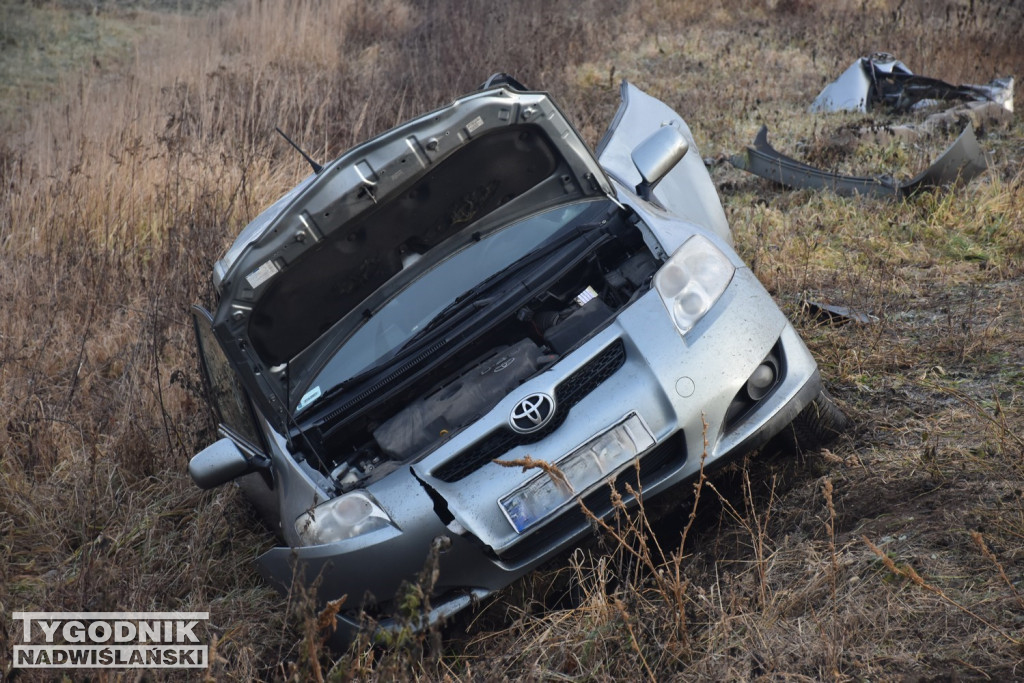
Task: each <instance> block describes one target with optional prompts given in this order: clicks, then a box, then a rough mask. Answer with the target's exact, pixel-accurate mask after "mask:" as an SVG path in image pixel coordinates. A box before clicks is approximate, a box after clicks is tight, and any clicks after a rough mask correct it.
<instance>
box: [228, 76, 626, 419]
mask: <svg viewBox="0 0 1024 683" xmlns="http://www.w3.org/2000/svg"><path fill="white" fill-rule="evenodd" d="M612 192H613V191H612V188H611V185H610V183H609V180H608V178H607V177H606V176H605V175H604V173H603V171H602V170H601V167H600V166H599V165H598V163H597V161H596V160H595V159H594V157H593V155H592V154H591V153H590V151H589V150H588V149H587V147H586V145H585V144H584V143H583V141H582V140H581V139H580V137H579V134H578V133H577V132H576V131H575V129H574V128H573V127H572V125H571V124H570V123H569V122H568V121H567V120H566V119H565V117H564V115H563V114H562V113H561V111H559V109H558V107H557V106H556V105H555V104H554V103H553V102H552V100H551V99H550V97H549V96H548V95H547V94H546V93H540V92H522V91H519V90H515V89H512V88H510V87H497V88H492V89H489V90H486V91H482V92H478V93H474V94H471V95H468V96H466V97H463V98H461V99H458V100H456V101H455V102H453V103H452V104H451V105H449V106H447V107H445V108H443V109H439V110H437V111H435V112H432V113H430V114H427V115H425V116H421V117H419V118H417V119H414V120H412V121H410V122H408V123H405V124H403V125H401V126H399V127H398V128H395V129H393V130H391V131H388V132H386V133H384V134H382V135H380V136H378V137H376V138H374V139H372V140H370V141H368V142H366V143H363V144H362V145H359V146H358V147H355V148H353V149H351V150H349V151H348V152H346V153H345V154H344V155H343V156H341V157H340V158H338V159H336V160H335V161H332V162H330V163H329V164H327V165H326V166H324V167H323V169H322V170H320V171H319V172H318V173H316V174H314V175H312V176H310V177H308V178H306V179H305V180H303V181H302V182H301V183H300V184H299V185H298V186H297V187H295V188H294V189H293V190H292V191H290V192H289V193H288V194H286V195H285V196H284V197H282V198H281V199H279V200H278V201H277V202H276V203H275V204H273V205H272V206H271V207H270V208H268V209H267V210H266V211H264V212H263V213H262V214H260V215H259V216H258V217H257V218H256V219H255V220H253V221H252V223H250V224H249V225H248V226H247V227H246V228H245V230H243V231H242V233H241V234H240V235H239V237H238V239H237V240H236V241H235V243H234V244H233V245H232V246H231V248H230V249H229V250H228V251H227V253H226V254H225V256H224V257H223V258H222V259H221V260H220V261H219V262H218V263H217V265H216V267H215V269H214V284H215V285H216V287H217V291H218V294H219V303H218V306H217V309H216V311H215V312H214V314H213V329H214V332H215V334H216V335H217V338H218V340H219V341H220V343H221V345H222V346H223V349H224V352H225V353H226V354H227V356H228V357H229V358H230V359H231V360H232V361H233V362H234V365H235V367H236V368H237V369H238V370H239V375H240V378H241V381H242V382H243V384H245V385H246V386H247V389H248V390H249V393H250V395H251V396H252V397H253V399H254V400H255V401H257V402H258V403H260V404H261V407H262V408H263V409H264V410H263V413H264V414H265V415H267V416H268V417H269V418H271V419H272V420H273V422H274V423H275V424H274V426H275V427H276V428H277V429H279V430H280V431H285V429H286V426H287V423H288V420H289V416H290V414H292V412H293V411H294V409H295V406H296V405H297V404H298V402H299V397H300V396H301V395H302V392H303V389H304V387H306V385H307V384H308V383H309V381H310V380H311V379H312V377H313V376H315V374H316V372H318V370H319V368H321V367H322V366H323V364H324V363H325V362H326V361H327V360H328V359H329V358H330V356H331V355H332V353H333V350H335V349H337V347H338V345H339V344H340V343H341V342H342V341H343V340H344V339H345V338H347V337H348V336H349V335H350V334H351V333H352V332H353V331H354V330H355V329H357V328H358V327H359V325H361V324H362V322H364V321H365V320H366V319H368V318H370V317H372V316H373V315H374V312H375V311H376V310H377V309H378V308H379V307H380V306H381V305H382V304H383V303H384V302H385V301H386V300H387V299H388V298H389V297H390V296H391V295H393V293H394V292H396V291H398V290H399V289H401V288H402V287H404V286H406V285H408V284H409V283H410V282H412V281H413V280H415V279H416V278H417V277H418V276H419V275H420V274H422V273H423V272H425V271H426V270H428V269H429V268H431V267H432V266H434V265H436V264H437V263H438V262H440V261H442V260H444V259H445V258H446V257H448V256H450V255H451V254H452V253H454V252H456V251H458V250H459V249H461V248H463V247H464V246H465V245H466V244H468V243H469V242H470V241H471V240H474V239H479V238H480V236H481V235H482V234H486V233H487V232H488V231H490V230H493V229H495V228H498V227H500V226H502V225H505V224H507V223H509V222H510V221H513V220H516V219H518V218H520V217H524V216H526V215H529V214H531V213H534V212H536V211H539V210H543V209H545V208H548V207H553V206H556V205H558V204H563V203H568V202H573V201H577V200H579V199H581V198H584V197H588V196H600V195H611V194H612Z"/></svg>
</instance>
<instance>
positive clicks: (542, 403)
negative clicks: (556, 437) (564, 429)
mask: <svg viewBox="0 0 1024 683" xmlns="http://www.w3.org/2000/svg"><path fill="white" fill-rule="evenodd" d="M554 414H555V399H553V398H551V397H550V396H548V395H547V394H530V395H529V396H527V397H526V398H524V399H523V400H522V401H520V402H519V403H517V404H516V407H515V408H513V409H512V414H511V415H509V418H508V423H509V424H510V425H511V426H512V429H514V430H516V431H517V432H519V433H520V434H529V433H531V432H535V431H537V430H538V429H540V428H541V427H543V426H544V425H546V424H547V423H548V422H549V421H550V420H551V417H552V416H553V415H554Z"/></svg>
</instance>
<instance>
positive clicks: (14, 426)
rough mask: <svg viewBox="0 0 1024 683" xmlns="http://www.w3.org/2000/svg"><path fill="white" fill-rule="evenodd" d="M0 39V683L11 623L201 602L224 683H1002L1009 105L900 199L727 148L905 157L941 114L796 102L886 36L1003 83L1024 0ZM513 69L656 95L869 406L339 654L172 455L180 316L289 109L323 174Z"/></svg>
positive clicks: (525, 4)
mask: <svg viewBox="0 0 1024 683" xmlns="http://www.w3.org/2000/svg"><path fill="white" fill-rule="evenodd" d="M0 25H2V28H0V81H2V82H3V83H2V85H0V100H2V104H3V106H2V107H0V116H2V122H0V131H2V137H0V184H2V188H3V189H2V194H0V266H2V267H0V612H2V613H3V617H2V618H0V679H2V680H7V679H10V680H38V679H50V678H51V677H52V676H51V675H50V674H52V673H53V672H52V671H38V670H37V671H34V672H33V671H30V670H22V671H17V670H13V671H12V669H11V661H10V657H11V651H12V645H13V643H14V642H16V641H18V638H19V635H18V633H17V632H16V631H15V630H14V629H15V626H14V623H13V621H12V620H11V613H12V612H14V611H31V610H38V611H42V610H70V611H83V610H92V611H108V610H134V611H141V610H188V611H209V612H210V614H211V620H210V624H209V628H208V632H209V634H210V636H211V637H212V638H214V639H215V640H214V645H213V655H212V657H211V659H212V660H213V663H212V667H211V669H210V670H209V672H208V675H209V676H210V677H211V678H212V679H217V680H219V679H236V680H253V679H269V680H277V679H289V680H300V681H302V680H318V679H321V678H324V679H333V680H348V679H350V678H355V679H360V680H363V679H366V680H376V679H380V680H393V679H418V680H442V679H443V680H475V679H486V680H494V679H502V678H507V679H510V680H519V679H526V680H558V681H590V680H619V679H623V680H652V681H653V680H656V681H662V680H709V679H714V680H836V681H847V680H926V681H947V680H949V681H952V680H957V681H960V680H997V681H1004V680H1012V679H1019V680H1024V170H1022V167H1024V123H1022V120H1021V117H1020V116H1019V114H1018V115H1017V117H1016V118H1014V119H1013V120H1012V121H1010V122H1004V123H1000V124H997V123H991V122H989V123H986V125H984V126H983V127H982V129H981V130H980V131H979V140H980V141H981V144H982V146H983V147H984V148H985V149H986V150H987V151H988V153H989V154H990V157H991V165H990V168H989V169H988V171H987V172H986V173H985V174H984V175H982V176H981V177H979V178H977V179H975V180H973V181H972V182H971V183H969V184H968V185H966V186H964V187H959V188H956V189H954V190H951V191H940V192H934V193H929V194H923V195H919V196H917V197H914V198H911V199H909V200H907V201H903V202H888V203H886V202H880V201H877V200H870V199H863V198H838V197H835V196H831V195H828V194H823V193H813V192H808V191H800V192H792V191H786V190H782V189H780V188H777V187H774V186H772V185H770V184H768V183H766V182H765V181H762V180H760V179H758V178H756V177H754V176H751V175H748V174H744V173H742V172H740V171H737V170H735V169H732V168H731V167H730V166H729V165H728V164H726V163H723V162H722V160H723V159H724V158H725V156H727V155H728V154H732V153H736V152H739V151H740V150H742V149H743V147H744V146H745V145H746V144H748V143H749V142H750V141H751V140H752V139H753V136H754V134H755V132H756V131H757V129H758V127H759V126H760V125H761V124H762V123H764V124H767V125H768V126H769V128H770V130H771V133H772V137H771V139H772V141H773V144H774V145H775V146H776V147H777V148H778V149H780V150H782V151H784V152H787V153H789V154H791V155H793V156H797V157H799V158H803V159H808V160H811V161H812V162H814V163H818V164H822V165H826V166H828V167H829V168H836V169H840V170H844V171H846V172H857V173H880V172H887V173H892V174H893V175H895V176H898V177H908V176H910V175H912V174H913V173H916V172H917V171H918V170H920V169H922V168H924V167H925V166H926V165H927V164H928V163H929V160H931V159H933V158H934V157H935V156H936V155H937V154H938V153H939V152H941V150H942V149H944V147H945V146H946V145H947V144H948V143H949V142H950V141H951V140H952V139H953V137H954V136H955V134H956V133H957V132H958V131H948V132H947V133H936V134H935V135H934V136H933V137H930V138H928V139H921V140H918V141H916V142H914V143H908V142H889V143H886V144H872V143H867V142H863V143H860V144H856V143H849V144H841V145H840V144H837V143H836V142H835V138H836V136H837V135H838V134H839V133H841V132H842V131H844V130H850V129H852V128H856V127H861V126H865V125H878V126H886V125H888V124H891V123H895V122H901V121H905V120H908V119H913V116H904V117H902V118H897V117H892V116H887V115H885V114H870V115H863V114H843V115H811V114H808V113H806V106H807V104H808V103H809V102H810V101H811V100H812V99H813V97H814V96H815V94H817V92H818V91H819V89H820V88H821V87H822V86H823V85H824V83H826V82H827V81H829V80H831V79H832V78H834V77H835V76H837V75H838V74H839V73H840V72H841V71H842V70H843V69H845V68H846V66H847V65H848V64H849V63H850V62H852V61H853V60H854V59H855V58H856V57H858V56H860V55H863V54H870V53H871V52H874V51H878V50H885V51H888V52H891V53H893V54H895V55H897V56H898V57H899V58H901V59H902V60H903V61H904V62H905V63H906V64H907V65H908V66H910V68H911V69H913V70H915V71H917V72H920V73H924V74H927V75H931V76H936V77H939V78H943V79H945V80H948V81H952V82H969V83H971V82H973V83H979V82H980V83H983V82H987V81H988V80H990V79H991V78H993V77H996V76H1002V75H1015V76H1017V78H1018V80H1020V79H1021V78H1024V41H1022V39H1021V36H1022V35H1024V4H1022V3H1021V2H1020V1H1019V0H1010V1H1009V2H997V1H996V0H857V1H856V2H854V1H853V0H837V1H836V2H833V3H821V4H819V3H813V2H808V1H805V0H754V1H753V2H749V3H748V2H741V1H740V0H719V1H712V2H697V1H696V0H678V1H677V2H670V1H668V0H660V1H659V0H646V1H645V0H623V1H621V2H613V1H611V0H577V1H576V2H571V3H570V2H550V1H547V0H523V1H515V2H490V1H486V0H480V1H478V2H460V1H458V0H419V1H417V0H375V1H373V2H369V1H359V0H338V1H331V2H328V1H326V0H324V1H322V2H318V1H315V0H300V1H297V2H284V1H283V0H237V1H235V2H225V3H222V4H217V3H211V2H202V3H190V2H187V1H183V2H171V1H169V0H166V1H165V0H160V1H157V0H152V1H150V2H128V1H127V0H123V1H122V0H118V1H113V0H110V1H104V0H94V1H93V2H80V1H78V0H54V1H52V2H47V1H46V0H39V1H37V2H24V3H19V2H14V1H12V0H9V1H7V2H4V3H2V6H0ZM499 70H504V71H507V72H509V73H511V74H513V75H515V76H516V77H517V78H518V79H519V80H521V81H523V82H525V83H526V84H528V85H530V86H532V87H535V88H539V89H545V90H548V91H550V92H552V93H553V94H554V95H555V97H556V99H557V100H558V101H559V103H560V104H561V105H562V107H563V108H564V109H565V110H566V111H567V113H568V114H569V117H570V119H571V120H573V121H575V122H576V123H577V125H578V127H579V129H580V130H581V132H582V133H583V134H584V136H585V137H586V138H587V139H588V140H589V141H590V142H592V143H593V142H596V141H597V139H598V138H599V137H600V135H601V133H602V132H603V130H604V126H605V124H606V122H608V121H609V120H610V119H611V116H612V114H613V113H614V111H615V108H616V106H617V99H618V83H619V81H620V80H621V79H622V78H628V79H629V80H631V81H632V82H634V83H636V84H638V85H639V86H640V87H642V88H644V89H646V90H648V91H649V92H651V93H652V94H654V95H656V96H658V97H660V98H662V99H664V100H665V101H666V102H668V103H669V104H670V105H672V106H673V107H675V108H676V109H677V110H678V111H679V112H680V113H681V114H682V115H683V117H684V118H685V119H686V120H687V121H688V123H689V125H690V126H691V128H692V130H693V132H694V135H695V137H696V140H697V142H698V145H699V146H700V152H701V154H702V155H703V156H704V157H705V158H708V159H709V160H711V159H713V160H716V162H715V163H714V165H713V167H712V177H713V179H714V180H715V183H716V185H717V186H718V188H719V192H720V194H721V196H722V199H723V202H724V204H725V206H726V211H727V213H728V215H729V217H730V220H731V223H732V226H733V230H734V232H735V236H736V243H737V247H738V250H739V252H740V254H741V255H742V256H743V257H744V258H745V259H746V260H747V262H748V263H750V264H751V266H752V268H753V269H754V270H755V272H756V273H757V275H758V276H759V277H760V279H761V280H762V282H764V283H765V285H766V286H767V287H768V289H769V290H770V291H771V293H772V294H773V296H774V297H775V298H776V300H777V301H778V303H779V305H780V306H781V307H782V308H783V310H784V311H786V312H787V313H788V314H789V315H790V316H791V317H792V318H793V320H794V321H795V322H796V323H797V325H798V328H799V329H800V331H801V333H802V335H803V336H804V338H805V339H806V340H807V342H808V344H809V346H810V347H811V349H812V351H813V352H814V354H815V356H816V358H817V359H818V361H819V363H820V365H821V368H822V373H823V376H824V378H825V380H826V383H827V385H828V386H829V388H830V390H831V392H832V393H833V395H834V396H835V397H836V398H837V400H838V402H839V403H840V404H841V406H842V407H843V409H844V410H845V411H846V412H847V414H848V415H850V416H851V417H852V418H853V419H854V421H855V423H856V426H855V428H854V429H852V430H851V431H850V432H849V433H848V434H846V435H844V437H843V438H841V440H840V441H839V442H837V443H836V444H834V445H833V446H832V448H831V449H830V450H827V451H824V452H821V453H813V454H808V455H806V456H803V457H797V456H794V455H791V454H779V455H775V456H774V457H767V456H768V455H769V454H762V456H761V457H754V458H752V459H750V460H749V462H746V463H744V464H743V465H742V466H741V467H738V468H736V469H735V471H732V472H726V473H724V474H723V475H721V476H719V477H717V478H714V479H711V480H709V481H707V482H703V483H702V485H701V486H700V487H699V489H697V495H696V497H689V498H687V499H681V500H678V501H672V503H673V504H674V507H672V506H669V507H670V509H668V511H667V514H665V516H663V517H661V520H660V521H659V522H658V523H657V524H655V525H653V526H654V529H653V531H656V532H657V533H652V529H651V528H650V526H648V525H646V524H645V523H644V522H643V519H642V518H641V519H640V521H637V517H622V519H620V520H619V524H618V525H611V526H609V527H608V528H606V529H600V530H598V531H597V532H596V533H595V540H594V541H593V542H592V543H591V544H589V545H587V546H586V547H584V548H581V549H580V550H578V551H576V552H575V553H574V554H572V555H571V556H569V557H566V558H564V559H563V560H562V561H561V562H560V563H557V564H556V565H554V566H552V567H550V568H547V569H545V570H542V571H540V572H537V573H535V574H534V575H532V576H530V577H528V578H527V579H526V580H524V581H521V582H520V583H518V584H516V585H514V586H512V587H511V588H509V589H508V590H506V591H504V592H502V593H501V594H500V595H499V596H498V597H497V598H496V599H494V600H491V601H489V602H486V603H484V604H482V605H480V606H478V608H477V609H476V611H475V612H474V613H473V614H471V615H468V616H467V617H466V618H464V619H460V620H459V621H458V622H457V623H456V624H453V625H452V626H450V627H449V628H447V629H446V630H444V631H442V632H440V633H432V634H428V635H427V636H424V637H414V636H411V635H409V634H407V633H406V634H399V637H397V638H396V639H395V642H394V643H392V646H391V647H388V648H383V647H380V646H374V645H372V644H371V643H370V642H369V641H368V640H364V641H362V642H359V643H356V644H355V645H354V646H353V647H352V648H351V649H350V650H349V651H348V652H344V653H332V652H329V651H327V650H325V649H324V648H323V647H322V646H321V640H320V637H319V635H318V634H317V632H316V628H315V626H316V617H317V615H316V614H315V613H314V611H313V610H312V608H311V607H310V604H311V603H310V601H309V600H308V599H307V598H306V596H300V595H292V596H289V597H287V598H283V597H280V596H279V595H278V594H276V593H275V592H273V591H272V590H271V589H270V588H268V587H266V586H265V585H264V584H263V583H262V582H261V580H260V579H259V577H258V576H257V574H256V571H255V569H254V566H253V564H252V560H253V558H254V557H255V556H256V555H257V554H258V553H259V552H262V551H263V550H265V549H267V548H268V547H270V546H271V545H272V544H273V540H272V537H271V535H270V534H269V533H268V532H267V531H265V530H264V529H263V528H262V527H261V526H260V524H259V522H257V521H256V518H255V516H254V515H253V514H252V512H251V510H249V509H248V508H247V506H246V504H245V502H244V500H243V499H242V497H241V495H240V494H239V492H238V491H237V489H236V488H235V487H232V486H227V487H223V488H221V489H218V490H215V491H212V492H206V493H204V492H201V491H199V490H198V489H197V488H196V487H194V486H193V485H192V483H191V481H190V480H189V478H188V475H187V473H186V463H187V461H188V458H189V457H190V456H191V455H192V454H193V453H194V452H196V451H197V450H199V449H201V448H202V447H204V446H205V445H207V444H209V443H210V442H212V441H213V440H214V439H215V431H214V428H215V425H214V424H213V423H212V419H211V416H210V413H209V411H208V410H207V409H206V407H205V404H204V401H203V397H202V392H201V389H200V381H199V374H198V370H197V359H196V356H195V352H194V350H193V339H192V332H191V328H190V324H189V322H188V307H189V305H190V304H192V303H194V302H206V303H210V302H209V297H210V296H211V295H212V287H211V285H210V273H211V266H212V264H213V262H214V260H216V259H217V258H219V257H220V255H221V253H222V252H223V250H224V249H225V248H226V247H227V245H228V244H230V242H231V240H232V239H233V237H234V236H235V235H236V234H237V233H238V232H239V230H240V229H241V228H242V227H243V226H244V225H245V223H246V222H247V221H248V220H249V219H251V218H253V217H254V216H255V215H256V214H257V213H258V212H259V211H260V210H261V209H262V208H263V207H264V206H266V205H268V204H269V203H270V202H272V201H273V200H274V199H276V198H277V197H278V196H279V195H280V194H281V193H283V192H284V191H285V190H286V189H288V188H289V187H290V186H291V185H293V184H294V183H295V182H297V181H298V180H299V179H300V178H301V177H302V176H303V175H304V174H305V173H306V172H307V170H306V168H305V167H304V163H303V162H302V160H301V159H300V158H299V157H298V155H296V154H295V153H294V152H293V151H291V150H290V149H289V148H288V147H287V145H285V144H284V143H283V142H282V140H281V139H280V138H279V137H277V136H276V134H275V133H274V126H280V127H281V128H283V129H284V130H286V131H289V132H290V133H291V134H292V135H293V137H294V138H295V139H296V140H297V141H299V142H300V143H301V144H302V145H303V146H305V147H306V148H307V149H309V150H310V152H311V154H312V155H313V156H314V157H316V158H319V159H321V160H323V159H328V158H332V157H334V156H336V155H338V154H340V153H341V152H342V151H344V150H345V149H346V148H348V147H349V146H351V145H352V144H353V143H356V142H358V141H361V140H363V139H365V138H366V137H368V136H370V135H372V134H374V133H377V132H380V131H383V130H385V129H387V128H389V127H391V126H393V125H395V124H397V123H399V122H401V121H403V120H404V119H406V118H408V117H410V116H412V115H414V114H417V113H420V112H423V111H426V110H428V109H430V108H433V107H436V106H439V105H442V104H444V103H446V102H448V101H450V100H451V99H452V98H453V97H455V96H456V95H458V94H460V93H462V92H465V91H468V90H471V89H473V88H475V87H476V86H477V84H479V83H480V82H481V81H483V80H484V79H485V78H486V77H487V76H488V75H489V74H491V73H493V72H495V71H499ZM1018 99H1020V98H1018ZM805 298H811V299H815V300H820V301H826V302H829V303H834V304H840V305H845V306H852V307H854V308H857V309H858V310H862V311H867V312H870V313H871V314H873V315H875V316H878V319H879V321H878V322H877V323H876V324H872V325H861V326H857V325H847V326H842V327H830V326H827V325H822V324H820V323H818V322H816V321H815V320H813V319H812V318H811V317H809V316H807V315H806V314H805V313H804V311H803V309H802V307H801V301H802V300H804V299H805ZM655 502H656V503H658V504H659V505H661V506H662V507H663V508H664V507H666V505H667V504H666V503H665V501H655ZM652 504H653V503H652ZM660 512H662V513H665V510H661V511H660ZM652 517H653V515H652ZM683 536H685V538H683ZM414 592H415V591H413V592H412V593H410V595H413V594H414ZM407 603H408V604H409V605H410V610H411V611H414V609H415V600H409V601H407ZM410 616H411V614H410ZM80 673H87V672H80ZM109 673H110V674H111V677H112V678H118V677H120V676H122V675H123V676H124V678H126V679H131V680H136V673H137V672H132V671H128V672H109ZM98 674H99V672H96V671H94V672H91V673H90V675H98ZM164 677H170V678H187V677H189V676H186V675H185V674H184V673H180V672H179V673H171V674H161V673H158V672H148V673H146V674H145V675H144V678H145V679H149V678H164Z"/></svg>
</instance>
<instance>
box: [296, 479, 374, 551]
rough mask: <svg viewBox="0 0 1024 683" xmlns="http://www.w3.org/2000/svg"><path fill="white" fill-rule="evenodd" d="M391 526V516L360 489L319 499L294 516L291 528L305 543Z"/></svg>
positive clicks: (349, 536) (357, 534) (331, 539)
mask: <svg viewBox="0 0 1024 683" xmlns="http://www.w3.org/2000/svg"><path fill="white" fill-rule="evenodd" d="M386 526H391V518H390V517H388V515H387V513H386V512H384V511H383V510H381V509H380V506H379V505H377V503H376V502H375V501H374V500H373V498H371V497H370V495H369V494H368V493H366V492H364V491H353V492H352V493H346V494H344V495H341V496H338V497H337V498H333V499H331V500H329V501H327V502H326V503H321V504H320V505H317V506H316V507H315V508H313V509H312V510H310V511H309V512H307V513H305V514H304V515H301V516H300V517H299V518H298V519H297V520H295V531H297V532H298V534H299V538H301V539H302V541H303V542H304V543H306V544H308V545H320V544H323V543H333V542H335V541H342V540H344V539H346V538H354V537H356V536H361V535H363V534H368V533H370V532H371V531H377V530H378V529H383V528H384V527H386Z"/></svg>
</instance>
